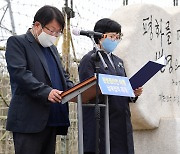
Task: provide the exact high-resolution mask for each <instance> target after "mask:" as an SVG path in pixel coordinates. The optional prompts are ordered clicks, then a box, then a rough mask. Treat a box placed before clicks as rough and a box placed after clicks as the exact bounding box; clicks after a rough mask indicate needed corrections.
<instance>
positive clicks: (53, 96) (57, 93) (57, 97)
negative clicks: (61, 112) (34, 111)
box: [48, 89, 63, 103]
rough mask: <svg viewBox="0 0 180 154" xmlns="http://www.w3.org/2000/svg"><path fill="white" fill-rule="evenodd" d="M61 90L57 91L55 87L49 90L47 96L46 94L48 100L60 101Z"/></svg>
mask: <svg viewBox="0 0 180 154" xmlns="http://www.w3.org/2000/svg"><path fill="white" fill-rule="evenodd" d="M62 92H63V91H59V90H57V89H53V90H51V92H50V93H49V96H48V100H49V101H51V102H53V103H60V102H61V99H62V98H61V93H62Z"/></svg>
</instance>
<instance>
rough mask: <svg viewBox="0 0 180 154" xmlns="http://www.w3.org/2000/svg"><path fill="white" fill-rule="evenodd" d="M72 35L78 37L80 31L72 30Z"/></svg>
mask: <svg viewBox="0 0 180 154" xmlns="http://www.w3.org/2000/svg"><path fill="white" fill-rule="evenodd" d="M72 33H73V34H74V35H76V36H79V35H80V30H79V29H78V28H74V29H73V30H72Z"/></svg>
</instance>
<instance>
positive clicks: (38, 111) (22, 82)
mask: <svg viewBox="0 0 180 154" xmlns="http://www.w3.org/2000/svg"><path fill="white" fill-rule="evenodd" d="M63 28H64V17H63V15H62V13H61V11H60V10H58V9H57V8H56V7H52V6H47V5H46V6H44V7H42V8H40V9H39V10H38V11H37V13H36V15H35V16H34V21H33V27H32V28H31V29H29V30H28V31H27V33H26V34H24V35H19V36H12V37H10V38H9V39H8V41H7V50H6V62H7V68H8V71H9V75H10V83H11V90H12V99H11V102H10V107H9V111H8V118H7V130H9V131H12V132H13V139H14V145H15V153H16V154H54V153H55V144H56V135H57V134H61V135H66V134H67V130H68V127H69V125H70V122H69V116H68V115H69V110H68V104H67V103H65V104H61V93H62V91H64V90H67V89H68V88H71V87H72V86H73V83H72V81H70V80H69V77H68V75H67V74H66V73H65V71H64V69H63V66H62V64H61V61H60V57H59V54H58V51H57V48H56V47H55V46H54V43H55V42H56V40H57V38H58V37H59V36H60V35H61V34H62V31H63Z"/></svg>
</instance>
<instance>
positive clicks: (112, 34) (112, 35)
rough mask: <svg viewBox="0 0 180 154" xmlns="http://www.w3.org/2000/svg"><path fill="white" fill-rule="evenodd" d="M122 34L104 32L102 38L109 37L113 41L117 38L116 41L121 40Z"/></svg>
mask: <svg viewBox="0 0 180 154" xmlns="http://www.w3.org/2000/svg"><path fill="white" fill-rule="evenodd" d="M122 36H123V34H122V33H119V34H114V33H106V34H104V38H109V39H111V40H113V41H114V40H118V41H120V40H122Z"/></svg>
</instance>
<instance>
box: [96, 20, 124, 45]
mask: <svg viewBox="0 0 180 154" xmlns="http://www.w3.org/2000/svg"><path fill="white" fill-rule="evenodd" d="M94 31H95V32H100V33H103V34H105V33H108V32H115V33H121V25H120V24H119V23H117V22H116V21H114V20H112V19H109V18H103V19H100V20H99V21H97V22H96V24H95V26H94ZM95 42H96V43H99V39H97V38H95Z"/></svg>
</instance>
